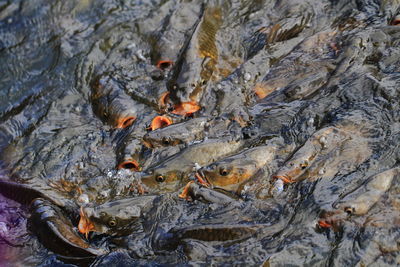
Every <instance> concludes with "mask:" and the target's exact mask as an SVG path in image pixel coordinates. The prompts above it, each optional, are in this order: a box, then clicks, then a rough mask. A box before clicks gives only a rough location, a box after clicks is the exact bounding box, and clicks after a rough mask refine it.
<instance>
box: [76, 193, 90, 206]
mask: <svg viewBox="0 0 400 267" xmlns="http://www.w3.org/2000/svg"><path fill="white" fill-rule="evenodd" d="M78 202H79V203H82V204H87V203H89V196H88V195H87V194H82V195H80V196H79V197H78Z"/></svg>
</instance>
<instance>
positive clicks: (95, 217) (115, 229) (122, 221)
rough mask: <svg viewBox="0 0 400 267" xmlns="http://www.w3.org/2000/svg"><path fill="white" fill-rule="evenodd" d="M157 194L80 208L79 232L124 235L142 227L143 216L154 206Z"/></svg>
mask: <svg viewBox="0 0 400 267" xmlns="http://www.w3.org/2000/svg"><path fill="white" fill-rule="evenodd" d="M155 198H156V196H140V197H134V198H125V199H120V200H115V201H110V202H106V203H104V204H101V205H97V206H94V207H93V206H91V205H87V206H85V207H82V208H81V210H80V221H79V226H78V229H79V232H81V233H82V234H85V235H88V233H89V232H92V231H93V232H98V233H102V234H108V235H114V236H123V235H128V234H130V233H131V232H133V231H135V230H138V229H140V227H141V224H140V222H141V216H143V214H145V212H146V211H148V210H149V209H150V208H151V207H152V203H153V201H154V199H155Z"/></svg>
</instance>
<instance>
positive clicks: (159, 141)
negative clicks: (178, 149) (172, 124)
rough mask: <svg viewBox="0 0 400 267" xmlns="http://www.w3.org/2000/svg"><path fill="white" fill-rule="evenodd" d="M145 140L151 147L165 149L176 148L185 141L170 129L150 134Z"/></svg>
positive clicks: (158, 130)
mask: <svg viewBox="0 0 400 267" xmlns="http://www.w3.org/2000/svg"><path fill="white" fill-rule="evenodd" d="M143 140H144V141H145V142H146V144H147V145H148V146H149V147H152V148H155V147H165V146H176V145H179V144H182V143H183V141H182V139H180V138H179V137H175V136H174V135H173V134H172V133H171V131H170V129H157V130H155V131H151V132H148V133H147V134H146V135H145V136H144V137H143Z"/></svg>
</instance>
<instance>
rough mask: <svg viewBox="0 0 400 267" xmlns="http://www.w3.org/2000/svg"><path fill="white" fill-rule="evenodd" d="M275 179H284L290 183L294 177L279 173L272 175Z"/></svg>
mask: <svg viewBox="0 0 400 267" xmlns="http://www.w3.org/2000/svg"><path fill="white" fill-rule="evenodd" d="M272 178H273V179H280V180H282V181H283V182H284V183H285V184H290V183H293V181H292V179H290V177H289V176H287V175H283V174H277V175H274V176H272Z"/></svg>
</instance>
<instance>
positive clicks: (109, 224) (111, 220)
mask: <svg viewBox="0 0 400 267" xmlns="http://www.w3.org/2000/svg"><path fill="white" fill-rule="evenodd" d="M116 225H117V221H116V220H115V219H110V220H109V221H108V226H110V227H115V226H116Z"/></svg>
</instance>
